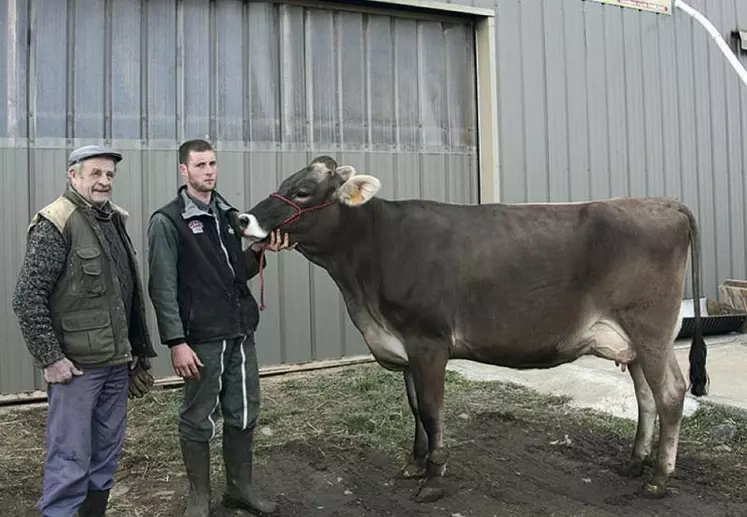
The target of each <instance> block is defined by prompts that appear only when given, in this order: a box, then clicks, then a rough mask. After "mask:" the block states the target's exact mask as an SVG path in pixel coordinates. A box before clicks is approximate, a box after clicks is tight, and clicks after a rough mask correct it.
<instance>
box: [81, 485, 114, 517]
mask: <svg viewBox="0 0 747 517" xmlns="http://www.w3.org/2000/svg"><path fill="white" fill-rule="evenodd" d="M108 505H109V491H108V490H91V491H89V492H88V494H87V495H86V500H85V501H83V504H82V505H80V508H78V513H77V515H78V517H104V515H106V507H107V506H108Z"/></svg>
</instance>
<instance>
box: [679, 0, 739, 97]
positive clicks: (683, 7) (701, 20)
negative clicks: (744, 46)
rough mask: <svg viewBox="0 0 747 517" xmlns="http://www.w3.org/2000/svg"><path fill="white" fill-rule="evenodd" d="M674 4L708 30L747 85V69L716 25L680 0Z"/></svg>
mask: <svg viewBox="0 0 747 517" xmlns="http://www.w3.org/2000/svg"><path fill="white" fill-rule="evenodd" d="M674 6H675V7H676V8H677V9H680V10H681V11H684V12H685V13H686V14H688V15H690V16H691V17H692V18H693V19H694V20H695V21H697V22H698V23H700V24H701V25H702V26H703V27H705V30H707V31H708V34H710V35H711V38H712V39H713V41H715V42H716V45H718V48H720V49H721V52H723V53H724V55H725V56H726V59H727V60H728V61H729V63H730V64H731V66H732V67H733V68H734V70H736V72H737V74H738V75H739V77H740V79H742V82H743V83H744V84H745V86H747V70H745V69H744V67H743V66H742V63H740V61H739V59H737V56H735V55H734V52H732V50H731V49H730V48H729V45H727V44H726V42H725V41H724V38H723V37H722V36H721V33H720V32H719V31H718V29H716V27H714V26H713V24H712V23H711V22H710V21H709V20H708V18H706V17H705V16H703V15H702V14H700V13H699V12H698V11H696V10H695V9H693V8H692V7H690V6H689V5H687V4H686V3H685V2H682V1H681V0H674Z"/></svg>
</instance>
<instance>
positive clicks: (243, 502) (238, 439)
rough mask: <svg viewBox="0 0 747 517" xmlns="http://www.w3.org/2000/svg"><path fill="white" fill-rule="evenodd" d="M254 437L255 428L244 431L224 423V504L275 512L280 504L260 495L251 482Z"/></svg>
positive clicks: (232, 506)
mask: <svg viewBox="0 0 747 517" xmlns="http://www.w3.org/2000/svg"><path fill="white" fill-rule="evenodd" d="M253 441H254V429H253V428H252V429H248V430H246V431H242V430H241V429H237V428H235V427H230V426H226V425H224V426H223V462H224V463H225V465H226V492H225V494H223V506H225V507H226V508H241V509H242V510H248V511H250V512H253V513H254V514H257V515H272V514H274V513H275V512H277V510H278V505H277V504H276V503H274V502H271V501H267V500H265V499H262V498H261V497H259V496H258V495H257V494H256V491H255V490H254V487H253V486H252V453H253V450H252V443H253Z"/></svg>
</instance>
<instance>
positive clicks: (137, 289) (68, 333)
mask: <svg viewBox="0 0 747 517" xmlns="http://www.w3.org/2000/svg"><path fill="white" fill-rule="evenodd" d="M111 207H112V209H113V215H112V223H113V224H114V225H115V227H116V230H117V232H118V233H119V235H120V236H121V238H122V244H123V246H124V248H125V251H126V255H127V260H128V261H129V265H130V271H131V272H132V280H133V283H134V292H133V293H132V304H131V310H130V314H129V315H128V314H127V311H126V306H127V305H126V304H125V302H124V300H123V296H122V291H121V289H120V282H119V281H118V279H117V275H116V271H115V267H114V264H113V261H112V255H111V253H110V248H109V244H108V242H107V240H106V238H105V236H104V234H103V232H102V230H101V228H100V226H99V224H98V222H97V221H96V218H95V216H94V214H93V212H92V210H93V208H92V207H91V205H90V204H89V203H88V202H87V201H85V200H84V199H83V198H82V197H81V196H80V195H78V194H77V193H76V192H75V191H74V190H73V189H72V187H70V186H68V188H67V189H66V191H65V192H64V193H63V194H62V195H61V196H60V197H59V198H57V199H56V200H55V201H54V202H52V203H50V204H49V205H47V206H46V207H44V208H42V209H41V210H40V211H39V212H38V213H36V214H35V215H34V217H33V218H32V220H31V223H30V225H29V227H28V241H27V249H26V256H25V258H24V262H23V265H22V267H21V270H20V272H19V276H18V279H17V281H16V287H15V293H14V297H13V310H14V312H15V313H16V315H17V317H18V321H19V325H20V328H21V331H22V334H23V336H24V339H25V341H26V345H27V347H28V349H29V351H30V352H31V354H32V356H33V357H34V359H35V362H36V364H37V366H39V367H45V366H48V365H49V364H52V363H54V362H56V361H58V360H60V359H62V358H63V357H67V358H68V359H70V360H71V361H73V362H74V363H77V364H79V365H83V366H105V365H112V364H120V363H126V362H129V361H131V360H132V356H133V355H135V356H140V357H155V356H156V353H155V350H154V349H153V345H152V343H151V339H150V335H149V333H148V328H147V320H146V314H145V305H144V293H143V290H142V281H141V277H140V272H139V269H138V266H137V258H136V253H135V250H134V247H133V246H132V242H131V241H130V238H129V236H128V235H127V231H126V229H125V223H126V221H127V218H128V214H127V212H126V211H124V210H123V209H122V208H120V207H118V206H116V205H114V204H113V203H112V204H111Z"/></svg>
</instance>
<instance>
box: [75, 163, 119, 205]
mask: <svg viewBox="0 0 747 517" xmlns="http://www.w3.org/2000/svg"><path fill="white" fill-rule="evenodd" d="M116 174H117V170H116V167H115V165H114V160H112V159H111V158H106V157H97V158H89V159H88V160H85V161H84V162H82V163H81V166H80V171H78V170H76V169H75V168H72V167H71V168H70V169H69V170H68V171H67V176H68V178H69V179H70V183H71V184H72V186H73V188H75V190H77V191H78V193H79V194H80V195H81V196H83V197H84V198H85V199H86V200H87V201H88V202H89V203H92V204H94V205H98V206H101V205H103V204H105V203H106V202H107V201H109V200H111V198H112V190H113V188H114V177H115V176H116Z"/></svg>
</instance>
